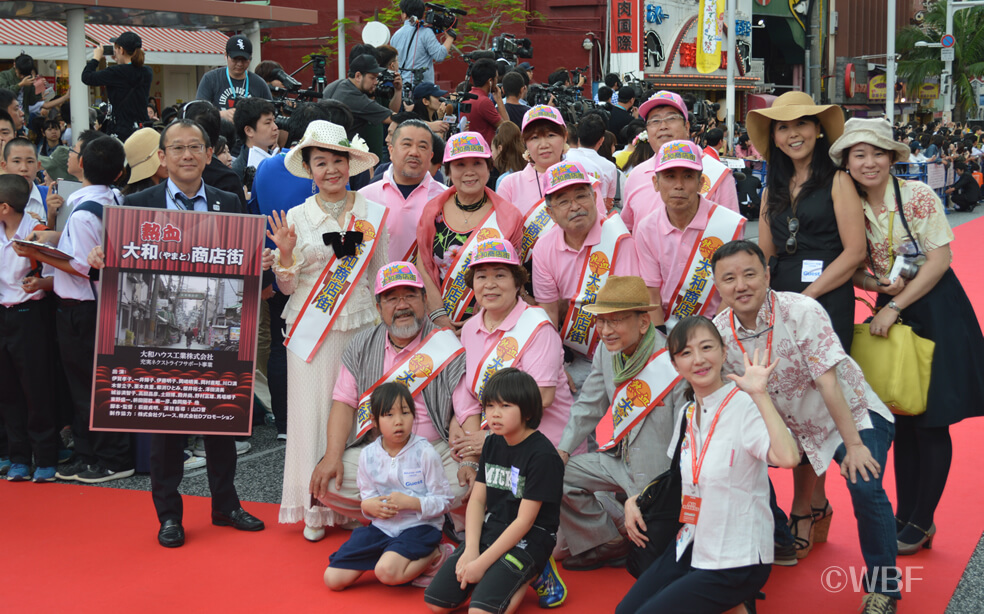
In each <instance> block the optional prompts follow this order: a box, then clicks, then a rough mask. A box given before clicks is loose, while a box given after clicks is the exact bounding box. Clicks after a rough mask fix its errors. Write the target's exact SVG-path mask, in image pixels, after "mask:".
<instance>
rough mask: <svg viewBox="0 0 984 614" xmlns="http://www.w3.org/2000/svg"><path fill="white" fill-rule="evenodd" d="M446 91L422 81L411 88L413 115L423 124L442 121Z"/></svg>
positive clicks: (445, 110)
mask: <svg viewBox="0 0 984 614" xmlns="http://www.w3.org/2000/svg"><path fill="white" fill-rule="evenodd" d="M447 95H448V92H447V90H442V89H441V88H439V87H437V86H436V85H435V84H433V83H431V82H430V81H424V82H423V83H421V84H420V85H418V86H417V87H415V88H413V113H414V115H416V116H417V117H419V118H420V119H422V120H424V121H425V122H433V121H444V116H445V115H447V111H448V105H447V102H445V101H444V96H447Z"/></svg>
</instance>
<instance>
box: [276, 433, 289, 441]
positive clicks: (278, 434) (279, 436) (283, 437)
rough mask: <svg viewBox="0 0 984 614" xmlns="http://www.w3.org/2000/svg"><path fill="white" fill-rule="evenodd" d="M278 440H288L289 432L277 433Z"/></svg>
mask: <svg viewBox="0 0 984 614" xmlns="http://www.w3.org/2000/svg"><path fill="white" fill-rule="evenodd" d="M277 441H287V433H277Z"/></svg>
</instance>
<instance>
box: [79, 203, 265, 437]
mask: <svg viewBox="0 0 984 614" xmlns="http://www.w3.org/2000/svg"><path fill="white" fill-rule="evenodd" d="M103 223H104V225H105V228H106V240H105V243H104V244H105V250H106V268H105V269H104V270H103V271H102V279H101V282H100V284H101V285H100V291H99V318H98V324H97V329H96V362H95V374H94V383H93V388H92V389H93V394H92V419H91V422H90V427H91V428H92V429H93V430H107V431H136V432H163V433H210V434H226V435H247V434H249V432H250V426H251V423H252V410H253V372H254V369H255V359H256V333H257V323H258V317H259V301H260V273H261V266H262V263H261V249H262V246H263V230H264V224H265V222H264V219H263V218H262V217H259V216H249V215H230V214H222V213H196V212H188V211H168V210H166V209H144V208H134V207H106V208H105V210H104V212H103Z"/></svg>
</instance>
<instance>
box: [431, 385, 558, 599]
mask: <svg viewBox="0 0 984 614" xmlns="http://www.w3.org/2000/svg"><path fill="white" fill-rule="evenodd" d="M482 406H483V407H484V409H485V414H486V417H487V419H488V423H489V430H490V431H492V435H490V436H489V437H488V438H486V440H485V445H484V446H483V448H482V457H481V460H480V462H479V469H478V477H477V478H476V481H475V485H474V487H473V489H472V493H471V498H470V499H469V501H468V511H467V513H466V517H465V518H466V521H465V543H464V544H462V545H461V546H458V549H457V550H455V552H454V554H452V555H451V557H450V558H449V559H448V560H447V562H445V564H444V566H442V567H441V569H440V570H439V571H438V572H437V575H436V576H435V577H434V580H433V581H432V582H431V585H430V586H429V587H428V588H427V591H426V592H425V593H424V600H425V601H426V602H427V605H428V607H429V608H430V609H431V611H433V612H438V613H446V612H450V611H451V610H453V609H455V608H457V607H458V606H460V605H461V604H462V603H464V601H465V600H466V599H468V596H469V594H470V595H471V604H470V607H471V608H475V609H479V610H484V611H487V612H496V613H497V612H506V614H509V613H510V612H515V611H516V609H517V608H518V607H519V604H520V602H521V601H522V599H523V594H524V592H525V591H524V590H523V589H525V587H526V585H527V584H529V582H530V581H532V580H533V579H535V578H537V577H538V576H539V575H540V573H541V570H542V569H543V567H544V566H545V565H546V564H547V563H548V560H549V559H550V553H551V551H553V548H554V546H555V545H556V543H557V528H558V526H559V523H560V500H561V496H562V494H563V481H564V464H563V462H562V461H561V460H560V456H559V455H558V454H557V449H556V448H554V446H553V444H551V443H550V441H549V440H548V439H547V438H546V436H544V435H543V434H542V433H540V432H539V431H537V430H536V427H537V426H538V425H539V424H540V418H541V417H542V416H543V403H542V400H541V398H540V391H539V388H537V385H536V381H534V380H533V378H532V377H530V375H528V374H527V373H524V372H522V371H520V370H518V369H513V368H508V369H503V370H501V371H499V372H497V373H496V374H495V375H493V376H492V377H491V378H489V381H488V383H487V384H486V385H485V389H484V391H483V393H482Z"/></svg>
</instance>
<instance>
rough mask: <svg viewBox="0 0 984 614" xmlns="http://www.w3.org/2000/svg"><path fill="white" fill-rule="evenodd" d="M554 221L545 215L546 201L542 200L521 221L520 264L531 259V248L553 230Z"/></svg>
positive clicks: (547, 214)
mask: <svg viewBox="0 0 984 614" xmlns="http://www.w3.org/2000/svg"><path fill="white" fill-rule="evenodd" d="M553 226H554V221H553V219H552V218H551V217H550V214H549V213H547V201H546V200H545V199H543V198H541V199H540V200H538V201H537V203H536V204H535V205H533V208H532V209H531V210H530V212H529V214H527V216H526V219H524V220H523V244H522V245H521V246H520V249H519V259H520V261H521V262H529V261H530V258H532V257H533V246H534V245H536V242H537V240H539V238H540V237H542V236H543V235H544V234H546V232H547V231H548V230H550V229H551V228H553Z"/></svg>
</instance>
